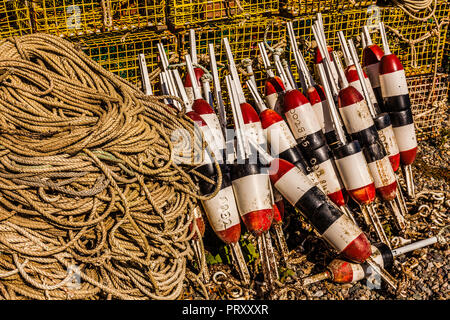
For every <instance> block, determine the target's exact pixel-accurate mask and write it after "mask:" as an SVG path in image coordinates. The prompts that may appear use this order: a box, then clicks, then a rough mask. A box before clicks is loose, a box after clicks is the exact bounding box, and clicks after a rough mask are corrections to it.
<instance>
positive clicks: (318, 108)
mask: <svg viewBox="0 0 450 320" xmlns="http://www.w3.org/2000/svg"><path fill="white" fill-rule="evenodd" d="M311 108H312V109H313V111H314V113H315V114H316V119H317V121H318V122H319V125H320V127H321V128H322V131H323V129H324V128H325V119H324V116H323V112H324V110H323V106H322V102H317V103H315V104H313V105H312V106H311Z"/></svg>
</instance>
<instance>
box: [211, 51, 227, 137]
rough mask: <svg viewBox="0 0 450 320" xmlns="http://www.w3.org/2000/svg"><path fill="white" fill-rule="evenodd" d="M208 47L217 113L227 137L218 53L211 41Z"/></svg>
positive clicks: (224, 134)
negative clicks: (217, 59)
mask: <svg viewBox="0 0 450 320" xmlns="http://www.w3.org/2000/svg"><path fill="white" fill-rule="evenodd" d="M208 49H209V61H210V65H211V73H212V77H213V87H214V96H215V99H216V105H217V111H218V112H217V114H218V116H219V121H220V124H221V126H222V132H223V136H224V137H225V136H226V130H227V114H226V111H225V104H224V103H223V97H222V89H221V87H220V80H219V70H218V68H217V62H216V54H215V52H214V44H213V43H209V44H208Z"/></svg>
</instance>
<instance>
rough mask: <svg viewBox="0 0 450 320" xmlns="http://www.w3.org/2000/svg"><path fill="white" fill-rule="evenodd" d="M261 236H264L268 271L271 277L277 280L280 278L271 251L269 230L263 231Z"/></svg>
mask: <svg viewBox="0 0 450 320" xmlns="http://www.w3.org/2000/svg"><path fill="white" fill-rule="evenodd" d="M262 236H263V237H264V247H265V249H266V255H267V262H268V263H269V268H270V273H271V275H272V278H273V279H275V280H278V279H279V278H280V275H279V273H278V264H277V260H276V259H275V254H274V251H273V246H272V237H271V236H270V232H269V231H266V232H264V233H263V234H262Z"/></svg>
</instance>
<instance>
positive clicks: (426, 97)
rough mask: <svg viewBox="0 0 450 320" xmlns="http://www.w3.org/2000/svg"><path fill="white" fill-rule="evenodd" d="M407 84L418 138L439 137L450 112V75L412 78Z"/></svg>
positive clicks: (440, 74)
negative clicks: (449, 87) (449, 89)
mask: <svg viewBox="0 0 450 320" xmlns="http://www.w3.org/2000/svg"><path fill="white" fill-rule="evenodd" d="M407 82H408V88H409V95H410V98H411V108H412V112H413V116H414V123H415V126H416V132H417V138H418V139H419V140H425V139H427V138H434V137H436V136H438V135H439V134H440V130H441V128H443V123H444V121H445V117H446V112H447V110H448V101H447V93H448V74H444V73H438V74H437V75H436V77H434V76H433V74H428V75H419V76H412V77H408V78H407ZM433 84H434V85H433Z"/></svg>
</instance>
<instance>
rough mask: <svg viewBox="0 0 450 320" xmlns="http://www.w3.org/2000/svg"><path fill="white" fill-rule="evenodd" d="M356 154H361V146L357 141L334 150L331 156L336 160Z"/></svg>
mask: <svg viewBox="0 0 450 320" xmlns="http://www.w3.org/2000/svg"><path fill="white" fill-rule="evenodd" d="M358 152H361V145H360V144H359V142H358V141H357V140H353V141H352V142H350V143H347V144H346V145H343V146H340V147H338V148H336V149H335V150H334V151H333V154H334V157H335V158H336V159H342V158H345V157H348V156H351V155H352V154H355V153H358Z"/></svg>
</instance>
